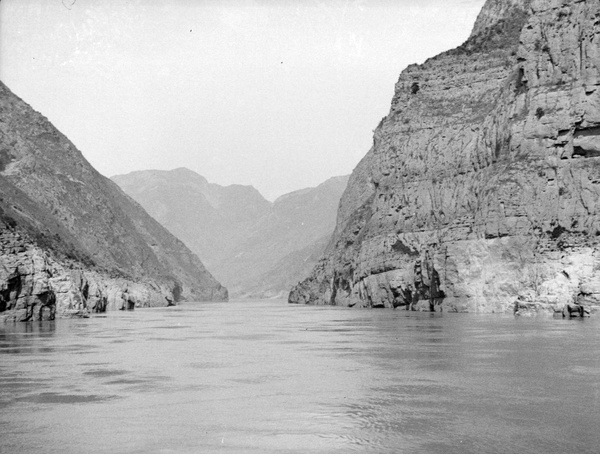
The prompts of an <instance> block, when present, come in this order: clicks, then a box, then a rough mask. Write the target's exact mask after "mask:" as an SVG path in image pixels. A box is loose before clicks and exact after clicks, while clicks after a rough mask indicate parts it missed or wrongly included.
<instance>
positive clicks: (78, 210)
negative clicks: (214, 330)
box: [0, 83, 227, 320]
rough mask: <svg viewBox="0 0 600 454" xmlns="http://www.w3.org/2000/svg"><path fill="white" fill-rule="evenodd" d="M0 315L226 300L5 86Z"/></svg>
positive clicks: (197, 265)
mask: <svg viewBox="0 0 600 454" xmlns="http://www.w3.org/2000/svg"><path fill="white" fill-rule="evenodd" d="M0 242H1V244H0V316H2V317H3V318H7V319H10V320H13V319H14V320H29V319H35V318H52V317H53V316H54V315H55V314H59V315H68V314H70V313H77V312H78V311H81V313H87V312H89V311H103V310H105V309H106V308H111V307H113V308H121V307H122V306H125V307H128V306H129V307H132V306H145V305H168V304H170V303H172V302H176V301H179V300H182V299H188V300H195V301H206V300H224V299H227V290H226V289H225V288H224V287H222V286H221V285H220V284H219V283H218V282H217V281H216V280H215V279H214V278H213V277H212V276H211V275H210V273H208V271H206V269H205V268H204V266H203V265H202V263H201V262H200V260H199V259H198V258H197V257H196V256H195V255H194V254H193V253H192V252H191V251H189V249H187V248H186V247H185V246H184V244H183V243H182V242H181V241H179V240H178V239H176V238H175V237H174V236H173V235H171V234H170V233H169V232H168V231H167V230H166V229H165V228H164V227H162V226H161V225H160V224H159V223H158V222H156V221H155V220H154V219H152V218H151V217H150V216H149V215H148V214H147V213H146V212H145V211H144V210H143V209H142V207H140V206H139V205H138V204H137V203H136V202H134V201H133V200H132V199H130V198H129V197H128V196H127V195H125V194H124V193H123V192H122V191H121V190H120V189H119V188H118V186H117V185H115V184H114V183H113V182H112V181H110V180H109V179H107V178H105V177H103V176H102V175H100V174H99V173H98V172H96V170H95V169H94V168H93V167H92V166H91V165H90V164H89V163H88V162H87V161H86V160H85V159H84V157H83V156H82V155H81V153H80V152H79V151H78V150H77V149H76V148H75V146H74V145H73V144H72V143H71V142H70V141H69V140H68V139H67V138H66V137H65V136H64V135H62V134H61V133H60V132H59V131H58V130H56V128H54V127H53V126H52V124H50V122H49V121H48V120H47V119H46V118H45V117H43V116H42V115H40V114H39V113H37V112H35V111H34V110H33V109H32V108H31V107H30V106H29V105H27V104H26V103H25V102H23V101H22V100H21V99H19V98H18V97H17V96H15V95H14V94H13V93H12V92H10V90H9V89H8V88H7V87H6V86H5V85H3V84H2V83H0Z"/></svg>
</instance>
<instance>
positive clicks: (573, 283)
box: [289, 0, 600, 312]
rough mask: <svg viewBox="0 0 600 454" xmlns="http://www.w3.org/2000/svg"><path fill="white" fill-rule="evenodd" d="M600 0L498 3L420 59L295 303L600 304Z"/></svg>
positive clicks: (295, 292)
mask: <svg viewBox="0 0 600 454" xmlns="http://www.w3.org/2000/svg"><path fill="white" fill-rule="evenodd" d="M599 18H600V3H599V2H591V1H586V2H582V1H567V0H553V1H541V0H540V1H529V0H508V1H500V0H488V1H487V2H486V3H485V5H484V7H483V9H482V11H481V14H480V15H479V17H478V19H477V22H476V24H475V26H474V28H473V32H472V34H471V37H470V38H469V39H468V40H467V42H465V43H464V44H463V45H462V46H460V47H459V48H457V49H453V50H450V51H448V52H445V53H443V54H440V55H438V56H436V57H434V58H431V59H429V60H428V61H426V62H425V63H424V64H422V65H411V66H409V67H408V68H406V69H405V70H404V71H403V72H402V74H401V75H400V77H399V80H398V82H397V83H396V87H395V94H394V97H393V99H392V103H391V109H390V112H389V114H388V115H387V116H386V117H385V118H383V119H382V120H381V122H380V124H379V126H378V127H377V129H376V130H375V134H374V138H373V146H372V148H371V150H369V152H368V153H367V155H366V156H365V157H364V158H363V159H362V161H361V162H360V164H359V165H358V166H357V168H356V169H355V171H354V172H353V174H352V175H351V177H350V181H349V183H348V188H347V190H346V191H345V193H344V195H343V196H342V200H341V202H340V208H339V211H338V217H337V225H336V229H335V233H334V236H333V238H332V242H331V243H330V247H329V248H328V250H327V252H326V254H325V255H324V256H323V257H322V258H321V260H320V261H319V263H318V265H317V266H316V267H315V269H314V270H313V272H312V273H311V276H310V277H309V278H308V279H306V280H305V281H303V282H302V283H301V284H299V285H298V286H296V287H294V288H293V289H292V291H291V293H290V297H289V301H290V302H292V303H310V304H334V305H349V306H366V307H396V306H406V307H410V308H413V309H422V310H448V311H483V312H496V311H510V310H513V307H514V304H515V300H517V299H518V301H519V304H520V305H522V306H523V307H527V308H529V309H531V310H548V311H551V310H560V308H562V307H563V306H564V305H565V304H572V303H581V304H591V305H597V304H598V303H599V302H600V271H599V270H600V250H599V246H598V238H599V236H598V235H600V218H599V214H600V212H599V209H600V205H598V203H597V200H598V199H599V196H600V161H598V159H599V157H600V46H599V45H598V42H599V41H600V20H599Z"/></svg>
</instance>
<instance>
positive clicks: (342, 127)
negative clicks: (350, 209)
mask: <svg viewBox="0 0 600 454" xmlns="http://www.w3.org/2000/svg"><path fill="white" fill-rule="evenodd" d="M483 3H484V0H345V1H342V0H330V1H321V0H302V1H300V0H222V1H217V0H198V1H194V0H1V1H0V80H2V81H3V82H4V83H5V84H6V85H7V86H8V87H9V88H10V89H11V90H12V91H13V92H14V93H15V94H17V95H18V96H20V97H21V98H22V99H24V100H25V101H26V102H27V103H29V104H30V105H31V106H32V107H33V108H34V109H35V110H37V111H39V112H41V113H42V114H43V115H45V116H46V117H47V118H48V119H49V120H50V121H51V122H52V123H53V124H54V125H55V126H56V127H57V128H58V129H59V130H60V131H61V132H63V133H64V134H65V135H66V136H67V137H68V138H69V139H70V140H71V141H72V142H73V143H74V144H75V145H76V146H77V148H78V149H79V150H80V151H81V152H82V153H83V155H84V156H85V157H86V159H87V160H88V161H89V162H90V163H91V164H92V165H93V166H94V167H95V168H96V169H97V170H98V171H99V172H100V173H102V174H103V175H105V176H107V177H110V176H113V175H117V174H124V173H128V172H132V171H135V170H146V169H162V170H170V169H174V168H177V167H187V168H189V169H191V170H194V171H196V172H198V173H199V174H201V175H203V176H204V177H206V178H207V179H208V180H209V181H210V182H212V183H218V184H221V185H229V184H244V185H253V186H254V187H255V188H257V189H258V190H259V191H260V192H261V193H262V194H263V195H264V196H265V197H266V198H268V199H270V200H273V199H274V198H275V197H277V196H279V195H282V194H284V193H288V192H291V191H293V190H297V189H301V188H306V187H312V186H316V185H318V184H320V183H322V182H323V181H325V180H326V179H328V178H330V177H332V176H336V175H345V174H349V173H351V172H352V170H353V169H354V167H356V165H357V164H358V162H359V161H360V159H361V158H362V157H363V156H364V155H365V154H366V153H367V152H368V151H369V148H370V147H371V144H372V137H373V130H374V129H375V127H376V126H377V124H378V123H379V121H380V120H381V118H382V117H384V116H385V115H387V113H388V111H389V108H390V103H391V100H392V96H393V93H394V84H395V83H396V81H397V79H398V76H399V74H400V72H401V71H402V70H403V69H404V68H405V67H406V66H408V65H409V64H412V63H423V62H424V61H425V60H426V59H427V58H429V57H432V56H434V55H436V54H438V53H440V52H443V51H445V50H448V49H451V48H453V47H456V46H458V45H460V44H461V43H463V42H464V41H465V40H466V39H467V37H468V36H469V33H470V31H471V29H472V27H473V24H474V23H475V19H476V17H477V14H478V13H479V10H480V9H481V7H482V6H483Z"/></svg>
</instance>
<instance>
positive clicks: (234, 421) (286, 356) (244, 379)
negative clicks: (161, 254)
mask: <svg viewBox="0 0 600 454" xmlns="http://www.w3.org/2000/svg"><path fill="white" fill-rule="evenodd" d="M599 421H600V321H599V319H598V316H596V318H592V319H587V320H562V319H552V318H514V317H512V316H509V315H476V314H428V313H414V312H406V311H400V310H395V311H392V310H353V309H345V308H334V307H306V306H295V305H292V306H290V305H287V304H286V303H285V302H283V301H259V302H252V303H247V302H245V303H202V304H201V303H186V304H183V305H181V306H177V307H171V308H159V309H144V310H136V311H135V312H131V313H121V312H119V313H109V314H108V315H106V316H102V317H94V318H92V319H87V320H58V321H56V322H36V323H24V324H18V325H14V326H13V325H7V326H1V327H0V440H1V441H0V452H2V453H18V452H44V453H59V452H60V453H80V452H88V453H147V452H148V453H196V452H230V453H238V452H256V453H282V452H283V453H285V452H298V453H300V452H319V453H321V452H322V453H333V452H340V453H345V452H374V453H375V452H376V453H380V452H406V453H415V452H418V453H484V452H487V453H496V452H497V453H505V452H515V453H516V452H518V453H521V454H523V453H565V452H578V453H597V452H598V449H599V448H598V446H600V431H599V427H600V426H599Z"/></svg>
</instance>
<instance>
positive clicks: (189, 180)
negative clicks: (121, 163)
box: [112, 168, 348, 298]
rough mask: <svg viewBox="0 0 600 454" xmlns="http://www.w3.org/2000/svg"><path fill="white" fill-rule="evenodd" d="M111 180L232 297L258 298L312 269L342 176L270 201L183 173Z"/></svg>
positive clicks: (331, 217)
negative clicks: (192, 254)
mask: <svg viewBox="0 0 600 454" xmlns="http://www.w3.org/2000/svg"><path fill="white" fill-rule="evenodd" d="M112 179H113V181H115V182H116V183H117V184H118V185H119V186H120V187H121V188H122V189H123V191H125V192H126V193H127V194H129V195H130V196H131V197H132V198H133V199H135V200H136V201H137V202H138V203H140V204H141V205H142V206H143V207H144V208H145V209H146V210H147V211H148V213H150V214H151V215H152V216H154V218H155V219H156V220H157V221H159V222H160V223H161V224H162V225H164V226H165V227H167V228H168V229H169V230H170V231H171V232H172V233H173V234H174V235H176V236H177V237H178V238H180V239H181V240H182V241H183V242H184V243H185V244H186V245H187V246H188V247H189V248H190V249H192V250H193V251H194V252H196V253H197V254H198V256H199V257H201V258H202V260H203V262H204V263H205V264H206V266H207V267H208V268H209V269H210V270H211V272H213V273H214V275H215V276H216V277H217V278H218V279H219V280H220V281H221V282H223V283H224V284H225V285H226V286H227V287H228V288H229V290H230V292H231V294H232V295H234V296H237V297H256V298H259V297H272V296H277V295H282V294H284V293H285V294H287V290H288V289H289V287H290V286H291V285H293V284H294V283H295V282H298V280H299V279H300V278H301V277H303V276H305V275H306V272H307V271H308V270H309V269H310V268H312V265H313V264H314V263H315V260H316V258H317V257H318V256H319V255H320V254H321V252H322V251H323V250H324V248H325V243H326V241H325V240H324V237H325V238H328V237H329V236H330V235H331V232H332V231H333V228H334V226H335V213H336V209H337V205H338V203H339V199H340V196H341V194H342V192H343V190H344V188H345V187H346V183H347V180H348V177H335V178H331V179H329V180H327V181H326V182H324V183H322V184H321V185H319V186H317V187H316V188H307V189H302V190H299V191H295V192H292V193H290V194H286V195H283V196H281V197H279V198H278V199H277V200H276V201H275V202H274V203H271V202H269V201H267V200H265V199H264V198H263V197H262V196H261V195H260V193H259V192H258V191H257V190H256V189H255V188H253V187H252V186H240V185H232V186H220V185H217V184H213V183H208V182H207V180H206V179H205V178H204V177H202V176H200V175H198V174H197V173H195V172H193V171H191V170H188V169H185V168H180V169H175V170H171V171H161V170H145V171H138V172H132V173H129V174H127V175H117V176H114V177H112ZM315 251H316V252H315ZM286 257H287V259H285V258H286ZM284 259H285V262H284V263H285V264H286V265H285V266H281V261H282V260H284ZM307 263H308V265H307Z"/></svg>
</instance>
